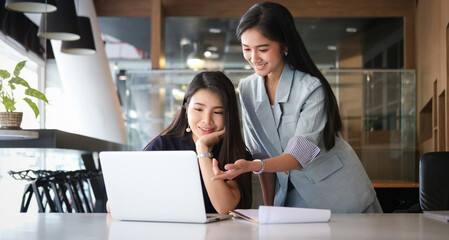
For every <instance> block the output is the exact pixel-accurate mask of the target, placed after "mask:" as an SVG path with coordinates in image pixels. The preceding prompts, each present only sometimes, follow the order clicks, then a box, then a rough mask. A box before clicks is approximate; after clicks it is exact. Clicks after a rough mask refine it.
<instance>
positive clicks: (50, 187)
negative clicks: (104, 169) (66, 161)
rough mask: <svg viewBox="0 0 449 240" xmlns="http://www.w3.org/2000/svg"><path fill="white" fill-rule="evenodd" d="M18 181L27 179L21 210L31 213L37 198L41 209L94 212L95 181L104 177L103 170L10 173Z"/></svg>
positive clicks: (42, 210)
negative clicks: (92, 190)
mask: <svg viewBox="0 0 449 240" xmlns="http://www.w3.org/2000/svg"><path fill="white" fill-rule="evenodd" d="M8 173H9V174H10V175H11V176H12V177H13V178H14V179H16V180H27V181H28V183H27V184H26V186H25V191H24V193H23V196H22V203H21V206H20V212H27V211H28V208H29V206H30V202H31V199H32V198H33V196H34V198H35V199H36V203H37V206H38V211H39V212H70V213H71V212H77V213H83V212H94V201H93V198H92V195H91V194H90V189H91V181H93V180H97V179H98V178H100V177H102V175H101V172H100V171H98V170H97V171H90V170H78V171H48V170H23V171H18V172H14V171H9V172H8Z"/></svg>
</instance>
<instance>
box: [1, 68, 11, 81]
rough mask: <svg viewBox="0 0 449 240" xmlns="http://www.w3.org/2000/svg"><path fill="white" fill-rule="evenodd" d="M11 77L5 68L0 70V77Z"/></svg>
mask: <svg viewBox="0 0 449 240" xmlns="http://www.w3.org/2000/svg"><path fill="white" fill-rule="evenodd" d="M9 77H11V73H9V72H8V71H6V70H0V78H3V79H6V78H9Z"/></svg>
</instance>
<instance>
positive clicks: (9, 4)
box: [5, 0, 57, 13]
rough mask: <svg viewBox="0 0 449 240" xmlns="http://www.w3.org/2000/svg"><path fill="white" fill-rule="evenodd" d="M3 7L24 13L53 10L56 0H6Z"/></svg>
mask: <svg viewBox="0 0 449 240" xmlns="http://www.w3.org/2000/svg"><path fill="white" fill-rule="evenodd" d="M5 7H6V8H7V9H9V10H13V11H17V12H26V13H45V12H54V11H56V9H57V6H56V0H6V1H5Z"/></svg>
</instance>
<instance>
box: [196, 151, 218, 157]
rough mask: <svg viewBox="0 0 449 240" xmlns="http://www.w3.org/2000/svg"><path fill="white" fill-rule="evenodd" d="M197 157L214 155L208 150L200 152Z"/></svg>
mask: <svg viewBox="0 0 449 240" xmlns="http://www.w3.org/2000/svg"><path fill="white" fill-rule="evenodd" d="M196 157H197V158H202V157H210V158H213V157H214V155H213V154H212V153H211V152H207V153H200V154H198V155H196Z"/></svg>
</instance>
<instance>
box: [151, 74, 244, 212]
mask: <svg viewBox="0 0 449 240" xmlns="http://www.w3.org/2000/svg"><path fill="white" fill-rule="evenodd" d="M144 150H145V151H155V150H193V151H196V153H197V154H198V164H199V167H200V171H201V176H202V179H201V184H202V187H203V196H204V203H205V207H206V212H208V213H216V212H218V213H221V214H227V213H228V212H229V210H233V209H235V208H249V207H250V206H251V200H252V199H251V198H252V195H251V193H252V190H251V173H245V174H242V175H240V176H239V177H237V178H235V179H233V180H226V181H223V180H220V181H212V180H211V179H212V177H213V176H215V174H217V171H220V170H218V169H221V170H223V169H224V168H223V167H224V165H226V164H229V163H234V161H235V159H240V158H244V159H247V160H251V159H252V158H251V156H250V154H249V153H248V151H247V150H246V147H245V144H244V142H243V137H242V133H241V129H240V121H239V113H238V106H237V98H236V94H235V90H234V86H233V84H232V83H231V81H230V80H229V78H227V77H226V76H225V75H224V74H223V73H222V72H219V71H206V72H201V73H199V74H197V75H196V76H195V77H194V78H193V80H192V82H191V83H190V84H189V87H188V88H187V90H186V94H185V96H184V100H183V102H182V106H181V109H180V110H179V112H178V114H177V116H176V117H175V119H174V120H173V122H172V123H171V124H170V126H168V128H167V129H165V130H164V131H163V132H162V133H161V134H160V135H159V136H157V137H156V138H155V139H153V140H152V141H151V142H150V143H149V144H148V145H147V146H146V147H145V149H144ZM217 159H218V161H217ZM213 166H214V168H213ZM174 167H176V166H174ZM213 169H214V170H213ZM214 171H215V172H214Z"/></svg>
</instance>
